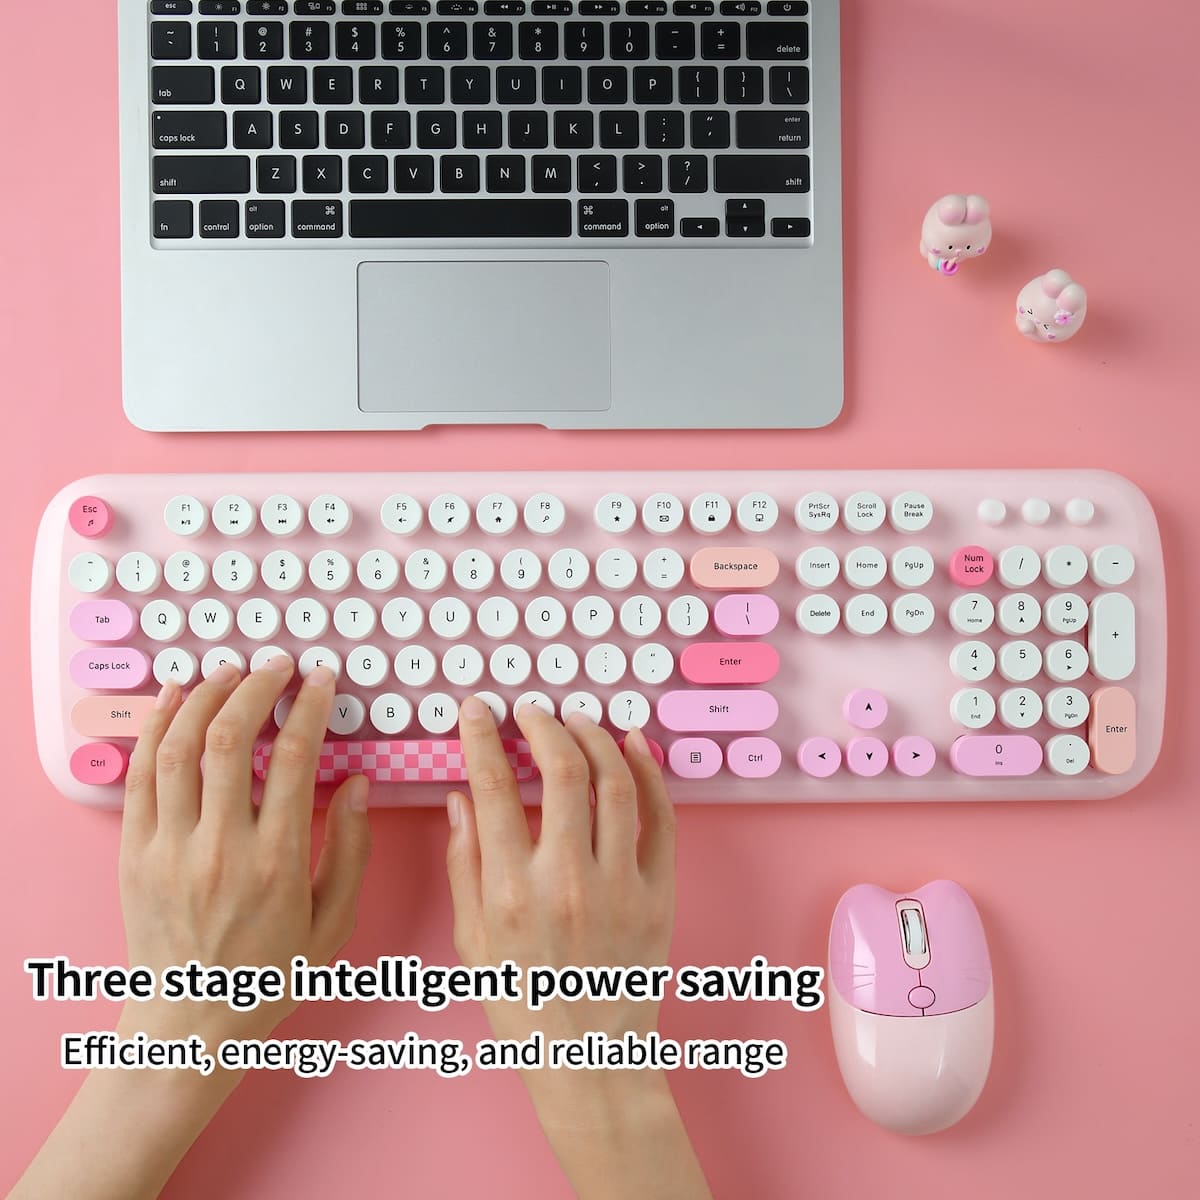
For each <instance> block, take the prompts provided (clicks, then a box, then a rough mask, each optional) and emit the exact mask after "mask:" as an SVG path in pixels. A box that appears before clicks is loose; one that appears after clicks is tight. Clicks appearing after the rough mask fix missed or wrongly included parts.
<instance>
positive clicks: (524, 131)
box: [508, 112, 550, 150]
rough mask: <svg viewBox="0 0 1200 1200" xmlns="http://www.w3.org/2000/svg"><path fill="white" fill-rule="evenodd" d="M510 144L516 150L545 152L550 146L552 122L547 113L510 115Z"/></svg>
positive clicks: (517, 113)
mask: <svg viewBox="0 0 1200 1200" xmlns="http://www.w3.org/2000/svg"><path fill="white" fill-rule="evenodd" d="M508 144H509V146H511V147H512V149H514V150H544V149H545V148H546V147H547V146H548V145H549V144H550V120H549V118H548V117H547V115H546V113H544V112H513V113H509V114H508Z"/></svg>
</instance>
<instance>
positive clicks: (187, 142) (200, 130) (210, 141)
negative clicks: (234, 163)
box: [152, 110, 229, 150]
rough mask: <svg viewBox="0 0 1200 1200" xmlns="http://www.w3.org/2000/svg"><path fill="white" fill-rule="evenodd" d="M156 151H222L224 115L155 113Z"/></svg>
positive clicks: (208, 113)
mask: <svg viewBox="0 0 1200 1200" xmlns="http://www.w3.org/2000/svg"><path fill="white" fill-rule="evenodd" d="M152 133H153V141H154V148H155V150H224V149H225V147H226V146H227V145H228V144H229V135H228V131H227V129H226V125H225V114H224V113H223V112H213V111H211V110H209V111H207V112H181V111H173V112H156V113H155V114H154V119H153V124H152Z"/></svg>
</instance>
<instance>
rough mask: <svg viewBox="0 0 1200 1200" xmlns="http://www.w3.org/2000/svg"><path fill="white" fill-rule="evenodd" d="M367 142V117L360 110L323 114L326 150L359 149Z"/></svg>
mask: <svg viewBox="0 0 1200 1200" xmlns="http://www.w3.org/2000/svg"><path fill="white" fill-rule="evenodd" d="M366 144H367V119H366V117H365V116H364V115H363V114H362V113H360V112H340V111H339V112H327V113H326V114H325V148H326V149H327V150H361V149H362V148H363V147H364V146H365V145H366Z"/></svg>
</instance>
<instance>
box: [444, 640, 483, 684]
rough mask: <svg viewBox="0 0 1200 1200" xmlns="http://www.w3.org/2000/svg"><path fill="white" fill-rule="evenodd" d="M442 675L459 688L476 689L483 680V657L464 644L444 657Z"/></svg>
mask: <svg viewBox="0 0 1200 1200" xmlns="http://www.w3.org/2000/svg"><path fill="white" fill-rule="evenodd" d="M442 674H443V675H444V676H445V677H446V679H447V680H448V681H449V682H450V683H455V684H458V686H459V687H474V686H475V684H477V683H478V682H479V681H480V680H481V679H482V678H483V655H482V654H480V653H479V651H478V650H476V649H475V647H474V646H469V645H467V644H466V643H464V642H460V643H459V644H458V645H457V646H451V647H450V649H449V650H447V651H446V653H445V654H443V655H442Z"/></svg>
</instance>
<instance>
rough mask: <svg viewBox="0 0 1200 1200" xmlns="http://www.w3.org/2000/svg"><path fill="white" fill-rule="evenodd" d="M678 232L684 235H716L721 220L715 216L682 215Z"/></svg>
mask: <svg viewBox="0 0 1200 1200" xmlns="http://www.w3.org/2000/svg"><path fill="white" fill-rule="evenodd" d="M679 232H680V233H681V234H682V235H683V236H684V237H718V236H720V233H721V222H720V221H718V220H717V218H716V217H684V218H683V220H682V221H680V222H679Z"/></svg>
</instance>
